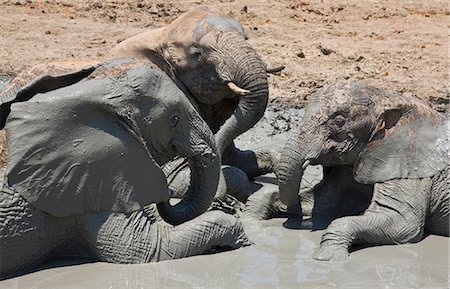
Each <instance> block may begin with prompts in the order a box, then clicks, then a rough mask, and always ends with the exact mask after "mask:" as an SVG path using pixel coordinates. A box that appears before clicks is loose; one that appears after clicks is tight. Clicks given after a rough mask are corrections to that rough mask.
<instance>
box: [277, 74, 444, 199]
mask: <svg viewBox="0 0 450 289" xmlns="http://www.w3.org/2000/svg"><path fill="white" fill-rule="evenodd" d="M446 126H447V127H446ZM448 126H449V124H448V121H447V123H446V120H445V117H444V116H442V115H440V114H439V113H438V112H436V111H434V110H432V109H431V108H430V107H428V106H427V105H426V104H424V103H422V102H421V101H419V100H417V99H414V98H408V97H402V96H397V95H393V94H389V93H386V92H383V91H381V90H379V89H376V88H374V87H371V86H368V85H364V84H361V83H357V82H349V81H347V82H336V83H333V84H330V85H328V86H326V87H324V88H322V89H321V90H319V91H318V92H317V93H316V94H315V96H314V97H313V100H312V102H311V103H310V104H309V105H308V106H307V107H306V109H305V115H304V117H303V119H302V120H301V124H300V128H299V130H298V131H297V132H296V133H294V135H292V137H291V138H290V139H289V140H288V142H287V143H286V145H285V147H284V149H283V152H282V157H281V159H280V162H279V163H278V164H277V165H276V174H277V176H278V178H279V181H280V198H281V200H282V201H283V202H284V203H285V204H286V205H288V206H294V205H297V204H298V203H299V199H298V189H299V185H300V180H301V178H302V174H303V171H304V169H305V168H306V166H307V165H308V164H322V165H323V166H335V165H351V166H352V167H353V176H354V178H355V180H356V181H357V182H359V183H364V184H374V183H377V182H384V181H387V180H389V179H394V178H423V177H430V176H433V175H434V174H436V173H437V172H439V171H440V170H442V169H443V168H444V167H445V165H446V164H447V165H448V161H446V158H445V155H446V153H445V151H446V150H448V147H447V148H445V146H448V143H449V142H448V133H446V132H447V131H449V130H448V129H449V127H448ZM445 138H447V140H445Z"/></svg>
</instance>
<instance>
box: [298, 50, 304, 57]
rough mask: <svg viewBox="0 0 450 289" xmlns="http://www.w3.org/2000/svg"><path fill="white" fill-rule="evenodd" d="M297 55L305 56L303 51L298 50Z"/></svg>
mask: <svg viewBox="0 0 450 289" xmlns="http://www.w3.org/2000/svg"><path fill="white" fill-rule="evenodd" d="M297 56H298V57H300V58H305V53H303V51H300V52H299V53H297Z"/></svg>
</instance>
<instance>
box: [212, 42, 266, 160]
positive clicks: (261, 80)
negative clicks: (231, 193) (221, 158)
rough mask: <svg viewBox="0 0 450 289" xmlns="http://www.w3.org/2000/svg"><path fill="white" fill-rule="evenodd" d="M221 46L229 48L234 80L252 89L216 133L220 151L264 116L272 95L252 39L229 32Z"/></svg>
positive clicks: (239, 85) (224, 48)
mask: <svg viewBox="0 0 450 289" xmlns="http://www.w3.org/2000/svg"><path fill="white" fill-rule="evenodd" d="M218 46H219V47H221V49H223V51H227V53H228V58H227V59H226V61H227V63H226V64H225V65H226V66H227V69H229V71H230V72H229V73H230V78H231V79H230V81H232V82H234V83H235V84H236V85H237V86H238V87H240V88H242V89H244V90H248V91H250V94H248V95H245V96H240V100H239V104H238V107H237V108H236V109H235V111H234V112H233V114H232V115H231V116H230V117H229V118H228V119H227V120H226V121H225V123H224V124H223V125H222V127H221V128H220V129H219V131H218V132H217V133H216V144H217V148H218V150H219V152H223V151H224V149H225V147H226V146H227V145H228V144H229V143H230V142H231V141H232V140H233V139H235V138H236V137H237V136H239V135H240V134H242V133H244V132H246V131H247V130H249V129H250V128H251V127H253V126H254V125H255V124H256V123H257V122H258V121H259V120H260V119H261V118H262V117H263V116H264V111H265V110H266V106H267V101H268V97H269V88H268V83H267V73H266V66H265V63H264V62H263V61H262V60H261V58H260V57H259V55H258V54H257V53H256V51H255V50H254V49H253V48H252V47H251V46H250V44H249V43H247V42H246V41H245V39H243V38H242V36H241V35H239V34H236V33H225V34H224V35H223V36H222V37H221V39H220V40H219V43H218Z"/></svg>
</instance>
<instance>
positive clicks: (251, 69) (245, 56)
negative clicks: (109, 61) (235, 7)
mask: <svg viewBox="0 0 450 289" xmlns="http://www.w3.org/2000/svg"><path fill="white" fill-rule="evenodd" d="M246 38H247V37H246V35H245V33H244V29H243V27H242V26H241V24H240V23H239V22H238V21H236V20H235V19H233V18H231V17H228V16H226V15H224V14H223V13H221V12H220V11H218V10H216V9H212V8H208V7H206V6H198V7H195V8H193V9H191V10H189V11H188V12H186V13H185V14H183V15H182V16H180V17H179V18H177V19H176V20H175V21H174V22H173V23H171V24H170V25H168V26H165V27H162V28H159V29H154V30H150V31H147V32H144V33H141V34H138V35H136V36H134V37H131V38H129V39H126V40H125V41H123V42H121V43H119V44H118V45H117V46H116V47H115V48H114V49H113V50H112V51H111V52H110V56H109V57H111V56H113V57H117V56H121V57H122V56H137V57H144V58H148V59H150V60H151V61H152V62H154V63H155V64H157V65H158V66H159V67H160V68H161V69H162V70H164V71H165V72H166V73H167V74H168V75H169V76H171V77H172V78H173V79H174V80H175V82H176V83H177V84H178V85H179V86H180V88H182V89H183V90H185V91H186V93H187V94H190V95H191V96H192V98H193V100H194V103H195V105H196V106H197V107H198V110H199V112H200V114H201V115H202V117H203V118H204V119H205V120H206V122H207V123H208V125H209V127H210V128H211V130H212V131H213V133H215V138H216V144H217V147H218V149H219V152H223V154H222V162H223V163H224V164H228V165H232V166H235V167H238V168H240V169H242V170H243V171H244V172H246V173H247V175H249V176H250V177H253V176H257V175H261V174H265V173H267V172H271V171H272V167H273V160H272V158H273V157H272V154H271V153H269V152H268V151H265V150H261V151H258V152H253V151H241V150H238V149H237V148H235V147H234V144H233V140H234V139H235V138H236V137H237V136H239V135H240V134H242V133H243V132H245V131H247V130H248V129H250V128H251V127H253V126H254V125H255V124H256V123H257V122H258V120H260V119H261V118H262V117H263V115H264V111H265V109H266V106H267V101H268V82H267V69H266V64H265V63H264V61H263V60H262V59H261V57H260V56H259V55H258V53H257V52H256V51H255V50H254V49H253V48H252V47H251V46H250V44H249V43H248V42H247V41H246Z"/></svg>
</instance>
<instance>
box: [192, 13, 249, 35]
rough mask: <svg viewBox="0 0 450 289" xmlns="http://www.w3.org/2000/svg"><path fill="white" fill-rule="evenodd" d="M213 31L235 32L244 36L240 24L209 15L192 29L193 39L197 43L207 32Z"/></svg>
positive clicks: (231, 19) (230, 19) (225, 18)
mask: <svg viewBox="0 0 450 289" xmlns="http://www.w3.org/2000/svg"><path fill="white" fill-rule="evenodd" d="M212 30H215V31H228V32H231V31H237V32H239V33H241V34H244V29H243V28H242V26H241V24H240V23H239V22H238V21H236V20H235V19H233V18H230V17H224V16H216V15H210V16H208V17H206V18H204V19H202V20H200V21H198V22H197V25H196V26H195V28H194V38H195V40H196V41H199V40H200V39H201V38H202V37H203V36H205V35H206V34H207V33H208V32H210V31H212Z"/></svg>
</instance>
